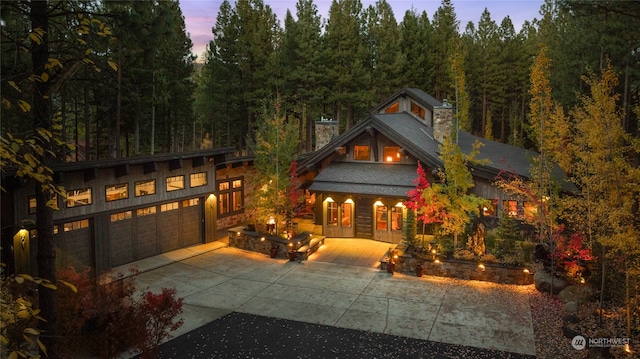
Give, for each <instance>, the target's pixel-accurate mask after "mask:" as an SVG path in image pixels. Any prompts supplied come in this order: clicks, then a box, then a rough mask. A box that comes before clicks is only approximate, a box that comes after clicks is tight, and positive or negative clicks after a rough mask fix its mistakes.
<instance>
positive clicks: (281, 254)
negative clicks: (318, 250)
mask: <svg viewBox="0 0 640 359" xmlns="http://www.w3.org/2000/svg"><path fill="white" fill-rule="evenodd" d="M311 236H313V237H314V238H316V237H318V236H316V235H312V234H311V233H309V232H303V233H301V234H299V235H297V236H295V237H293V238H292V239H286V238H282V237H277V236H270V235H266V234H264V233H260V232H253V231H248V230H247V229H246V228H244V227H235V228H231V229H229V246H231V247H235V248H240V249H244V250H247V251H252V252H258V253H264V254H266V255H269V256H271V249H272V248H275V249H276V256H275V257H273V258H281V259H288V258H289V255H288V252H289V250H296V251H297V250H298V249H299V248H300V247H302V246H304V245H305V244H308V243H309V239H310V238H311Z"/></svg>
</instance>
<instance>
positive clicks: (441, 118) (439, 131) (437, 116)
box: [433, 99, 453, 143]
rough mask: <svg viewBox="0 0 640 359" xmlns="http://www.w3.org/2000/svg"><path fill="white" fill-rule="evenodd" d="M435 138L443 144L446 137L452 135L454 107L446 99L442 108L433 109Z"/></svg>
mask: <svg viewBox="0 0 640 359" xmlns="http://www.w3.org/2000/svg"><path fill="white" fill-rule="evenodd" d="M433 118H434V120H433V137H434V138H435V139H436V141H438V142H440V143H442V142H444V139H445V137H447V136H450V135H451V129H452V126H453V106H451V104H450V103H449V102H447V100H446V99H444V100H443V101H442V105H441V106H435V107H434V108H433Z"/></svg>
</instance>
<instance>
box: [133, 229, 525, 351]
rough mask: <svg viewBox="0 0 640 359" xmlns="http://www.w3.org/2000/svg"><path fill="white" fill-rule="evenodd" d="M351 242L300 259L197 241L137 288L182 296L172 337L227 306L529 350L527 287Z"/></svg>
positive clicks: (331, 243)
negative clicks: (387, 263) (383, 264)
mask: <svg viewBox="0 0 640 359" xmlns="http://www.w3.org/2000/svg"><path fill="white" fill-rule="evenodd" d="M359 241H366V240H358V239H349V240H342V239H340V240H338V239H336V240H332V239H327V242H326V244H325V246H323V247H322V248H321V249H320V250H319V251H318V252H317V253H315V254H313V255H312V256H311V257H310V258H309V259H308V260H306V261H302V262H289V261H286V260H279V259H272V258H269V257H268V256H266V255H262V254H257V253H253V252H247V251H243V250H239V249H236V248H230V247H226V246H222V245H217V246H216V245H214V247H213V248H212V247H211V245H205V246H203V247H202V253H194V252H193V251H194V250H195V251H197V250H198V249H197V248H195V249H193V248H191V249H189V250H190V251H191V252H190V253H189V254H190V255H191V256H190V257H189V258H186V259H182V260H179V259H177V258H176V257H175V256H174V257H171V256H169V257H170V260H169V262H171V263H170V264H167V265H163V266H160V267H158V268H155V269H149V268H145V270H146V271H144V272H142V273H140V274H138V275H137V286H138V288H141V289H142V288H145V289H146V288H149V289H151V290H153V291H154V292H156V291H160V290H161V288H163V287H175V288H176V289H177V292H178V296H179V297H182V298H184V303H185V305H184V308H183V309H184V313H183V318H184V325H183V326H182V327H181V328H180V329H179V330H178V331H176V332H174V333H173V335H174V337H177V336H180V335H183V334H186V333H188V332H190V331H192V330H195V329H196V328H200V327H203V326H205V325H207V324H209V323H211V322H213V321H216V320H218V319H220V318H222V317H225V316H227V315H229V314H231V313H233V312H236V313H244V314H249V315H257V316H266V317H271V318H278V319H285V320H294V321H300V322H305V323H311V324H319V325H326V326H330V327H334V328H341V329H355V330H358V331H365V332H372V333H383V334H391V335H395V336H400V337H405V338H414V339H419V340H428V341H432V342H439V343H448V344H455V345H463V346H470V347H476V348H484V349H491V350H499V351H506V352H512V353H519V354H524V355H535V342H534V334H533V327H532V323H531V312H530V308H529V294H530V293H531V291H532V288H531V286H513V285H500V284H495V283H488V282H479V281H464V280H456V279H450V278H441V277H432V276H424V277H421V278H418V277H414V276H407V275H402V274H398V273H395V274H389V273H387V272H385V271H380V270H379V269H377V268H376V267H375V266H376V264H377V260H378V259H380V258H381V257H382V256H383V255H384V254H385V252H386V251H387V250H388V247H389V244H384V243H382V244H380V243H379V242H375V243H374V244H379V245H381V246H382V247H380V248H378V249H375V250H374V252H378V251H381V252H380V253H377V254H371V253H368V252H367V251H365V250H362V249H354V248H370V247H371V246H370V244H371V243H368V242H372V241H367V242H359ZM340 253H342V254H340ZM358 253H360V254H361V255H357V254H358ZM345 258H350V259H345ZM375 258H377V259H375ZM373 259H375V260H373ZM155 260H156V262H157V261H158V259H157V258H156V259H155ZM140 267H142V268H144V263H140Z"/></svg>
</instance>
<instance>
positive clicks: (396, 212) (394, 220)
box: [391, 205, 402, 231]
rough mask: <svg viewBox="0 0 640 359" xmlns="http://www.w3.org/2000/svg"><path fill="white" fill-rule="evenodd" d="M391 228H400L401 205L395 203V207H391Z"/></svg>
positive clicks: (394, 229) (393, 229) (398, 229)
mask: <svg viewBox="0 0 640 359" xmlns="http://www.w3.org/2000/svg"><path fill="white" fill-rule="evenodd" d="M391 230H392V231H401V230H402V207H400V206H397V205H396V206H395V207H391Z"/></svg>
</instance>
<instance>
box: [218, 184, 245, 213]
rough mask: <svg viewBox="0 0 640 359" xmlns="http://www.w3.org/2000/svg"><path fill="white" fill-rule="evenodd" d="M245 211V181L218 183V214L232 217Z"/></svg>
mask: <svg viewBox="0 0 640 359" xmlns="http://www.w3.org/2000/svg"><path fill="white" fill-rule="evenodd" d="M243 210H244V179H243V178H234V179H229V180H224V181H221V182H218V214H219V215H231V214H234V213H240V212H242V211H243Z"/></svg>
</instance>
